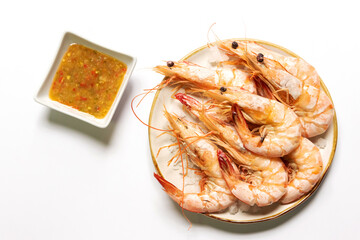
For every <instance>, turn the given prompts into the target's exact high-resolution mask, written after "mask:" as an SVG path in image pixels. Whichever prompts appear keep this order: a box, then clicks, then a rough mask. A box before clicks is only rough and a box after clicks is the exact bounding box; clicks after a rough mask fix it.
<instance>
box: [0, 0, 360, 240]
mask: <svg viewBox="0 0 360 240" xmlns="http://www.w3.org/2000/svg"><path fill="white" fill-rule="evenodd" d="M270 2H272V3H270ZM356 2H357V1H305V0H302V1H296V2H295V1H260V0H257V1H250V0H247V1H224V0H223V1H185V0H180V1H171V0H167V1H105V0H103V1H90V0H88V1H66V0H63V1H56V2H55V1H53V2H52V1H22V2H20V1H2V2H1V4H0V49H1V51H0V83H1V85H0V99H1V106H0V117H1V124H0V136H1V138H0V139H1V140H2V141H1V144H0V239H1V240H2V239H4V240H8V239H9V240H10V239H44V240H45V239H46V240H48V239H77V240H78V239H89V240H90V239H146V238H152V239H155V237H156V238H157V239H244V238H246V239H287V240H289V239H320V238H321V239H340V238H342V239H346V238H347V239H350V238H351V239H355V238H356V237H357V238H358V239H359V237H360V228H359V223H360V221H359V216H360V207H359V202H358V200H359V196H360V195H359V186H360V185H359V176H360V174H359V171H360V170H359V168H360V159H359V153H358V152H359V149H360V147H359V137H360V131H359V118H360V112H359V109H360V107H359V106H360V97H359V95H360V94H359V87H360V84H359V82H360V79H359V62H360V51H359V50H360V47H359V42H360V34H359V32H360V31H359V24H360V17H359V6H357V4H356ZM214 22H216V23H217V24H216V25H215V27H214V31H215V32H216V33H217V35H218V36H219V37H220V38H223V39H225V38H234V37H249V38H257V39H262V40H266V41H270V42H273V43H276V44H279V45H281V46H283V47H286V48H288V49H290V50H292V51H293V52H295V53H297V54H298V55H300V56H301V57H303V58H304V59H305V60H307V61H308V62H309V63H311V64H312V65H314V66H315V67H316V68H317V70H318V72H319V74H320V76H321V77H322V79H323V80H324V82H325V84H326V85H327V87H328V89H329V91H330V93H331V95H332V98H333V100H334V103H335V107H336V112H337V116H338V122H339V138H338V147H337V150H336V154H335V158H334V161H333V164H332V166H331V168H330V170H329V172H328V174H327V176H326V178H325V179H324V181H323V183H322V184H321V187H320V188H319V189H318V191H317V192H316V194H314V195H313V196H312V197H311V198H310V200H308V201H307V202H306V203H305V204H303V205H301V207H299V208H297V209H296V210H294V211H292V212H290V213H288V214H286V215H284V216H282V217H280V218H278V219H275V220H272V221H268V222H264V223H258V224H247V225H235V224H229V223H224V222H220V221H217V220H214V219H210V218H208V217H206V216H202V215H199V214H193V213H187V214H186V215H187V216H188V218H189V219H190V220H191V222H192V224H193V225H192V228H191V229H190V230H188V227H189V224H188V222H187V221H186V219H185V218H184V217H183V216H182V213H181V209H180V208H179V207H178V206H177V205H176V204H175V203H174V202H173V201H172V200H171V199H170V198H169V197H168V196H167V195H166V194H165V193H164V192H163V191H162V190H161V187H160V185H159V184H158V183H157V182H156V180H155V179H154V177H153V172H154V170H155V169H154V167H153V165H152V160H151V157H150V151H149V146H148V139H147V128H146V127H145V126H143V125H141V123H140V122H139V121H137V119H136V118H135V117H134V116H133V114H132V112H131V109H130V102H131V99H132V98H133V97H134V96H135V95H136V94H138V93H140V92H141V91H142V90H143V89H146V88H151V87H153V86H155V85H156V84H157V83H158V82H159V81H160V80H161V79H162V77H161V76H160V75H157V74H155V73H153V72H152V71H151V67H153V66H155V65H157V64H161V63H162V62H161V61H162V60H171V59H173V60H178V59H180V58H182V57H183V56H184V55H186V54H187V53H188V52H190V51H191V50H193V49H195V48H197V47H200V46H202V45H204V44H206V42H207V38H206V34H207V31H208V29H209V27H210V25H211V24H212V23H214ZM66 31H71V32H73V33H75V34H78V35H80V36H82V37H84V38H86V39H88V40H90V41H93V42H95V43H97V44H100V45H102V46H105V47H107V48H110V49H113V50H115V51H120V52H125V53H129V54H132V55H134V56H136V57H137V58H138V64H137V67H136V69H135V71H134V73H133V76H132V77H131V79H130V81H129V85H128V86H127V89H126V91H125V94H124V95H123V98H122V100H121V102H120V104H119V107H118V109H117V111H116V113H115V117H114V119H113V121H112V122H111V124H110V126H109V127H108V128H106V129H98V128H96V127H92V126H90V125H88V124H86V123H84V122H81V121H79V120H76V119H73V118H71V117H68V116H66V115H63V114H61V113H58V112H55V111H52V110H50V109H48V108H46V107H43V106H41V105H39V104H37V103H35V102H34V100H33V97H34V95H35V93H36V92H37V90H38V88H39V87H40V84H41V82H42V81H43V80H44V79H45V77H46V74H47V71H48V70H49V68H50V66H51V64H52V61H53V59H54V57H55V55H56V52H57V49H58V47H59V44H60V41H61V39H62V37H63V34H64V33H65V32H66ZM152 97H153V96H150V97H149V98H147V99H146V100H145V101H144V102H143V103H142V104H141V106H140V107H139V108H138V109H137V112H138V113H139V115H140V116H141V117H142V118H143V119H144V120H146V121H147V119H148V114H149V110H150V106H151V101H152Z"/></svg>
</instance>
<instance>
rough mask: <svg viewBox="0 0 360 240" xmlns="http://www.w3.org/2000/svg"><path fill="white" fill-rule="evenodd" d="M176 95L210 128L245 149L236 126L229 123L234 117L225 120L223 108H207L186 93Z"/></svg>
mask: <svg viewBox="0 0 360 240" xmlns="http://www.w3.org/2000/svg"><path fill="white" fill-rule="evenodd" d="M175 97H176V99H178V100H179V101H180V102H181V103H182V104H183V105H184V106H186V109H187V110H188V111H189V112H190V113H192V114H194V115H195V116H196V117H197V118H198V119H199V120H200V121H201V122H202V123H203V124H204V125H205V127H206V128H207V129H208V130H210V131H214V132H215V133H216V134H217V135H219V137H220V138H221V139H222V140H223V141H225V142H227V143H228V144H229V145H230V146H232V147H234V148H235V149H237V150H239V151H245V148H244V145H243V143H242V141H241V139H240V137H239V135H238V134H237V132H236V130H235V128H234V126H233V125H232V124H230V123H229V120H230V121H232V119H231V118H230V119H227V120H228V121H226V120H224V118H225V119H226V118H227V117H226V116H224V114H222V113H223V110H222V109H220V108H219V107H212V108H210V107H208V108H207V109H205V107H204V105H202V104H201V103H200V102H199V101H197V100H196V99H194V98H192V97H190V96H189V95H186V94H184V93H177V94H176V95H175ZM229 115H230V114H229ZM230 117H231V115H230Z"/></svg>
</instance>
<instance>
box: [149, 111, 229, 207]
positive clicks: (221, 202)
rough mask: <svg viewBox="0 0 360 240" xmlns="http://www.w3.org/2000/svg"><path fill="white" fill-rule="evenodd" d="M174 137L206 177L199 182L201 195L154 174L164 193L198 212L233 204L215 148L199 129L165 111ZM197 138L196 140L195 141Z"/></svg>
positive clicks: (183, 205)
mask: <svg viewBox="0 0 360 240" xmlns="http://www.w3.org/2000/svg"><path fill="white" fill-rule="evenodd" d="M165 117H166V118H167V119H168V120H169V123H170V125H171V127H172V128H173V130H174V132H175V134H177V135H178V136H179V138H180V139H181V140H182V143H183V144H184V145H185V147H186V150H187V152H188V154H189V156H191V160H192V161H193V163H194V164H195V165H196V166H198V167H199V168H200V170H201V171H202V172H203V173H204V174H205V175H206V178H205V181H202V185H201V192H200V193H184V192H183V191H181V190H179V189H178V188H176V187H175V186H174V185H173V184H171V183H170V182H168V181H166V180H165V179H164V178H162V177H160V176H159V175H156V174H155V177H156V179H157V180H158V181H159V183H160V184H161V185H162V186H163V188H164V190H165V192H166V193H167V194H168V195H169V196H170V197H171V198H172V199H173V200H174V201H176V202H177V203H178V204H179V205H180V206H181V207H182V208H184V209H186V210H189V211H192V212H201V213H211V212H219V211H222V210H224V209H226V208H228V207H229V206H230V205H231V204H233V203H234V202H235V197H234V196H233V195H232V194H231V192H230V191H229V189H228V187H227V185H226V183H225V181H224V179H223V178H222V174H221V170H220V166H219V162H218V160H217V149H218V148H217V147H216V146H215V145H214V144H213V143H212V142H211V141H210V140H209V139H206V138H202V136H203V135H204V134H203V133H202V131H201V129H200V128H198V127H196V126H195V125H194V124H191V123H189V122H187V121H186V120H184V119H181V118H179V117H177V116H176V115H173V114H170V113H168V112H167V111H166V110H165ZM194 139H196V140H194Z"/></svg>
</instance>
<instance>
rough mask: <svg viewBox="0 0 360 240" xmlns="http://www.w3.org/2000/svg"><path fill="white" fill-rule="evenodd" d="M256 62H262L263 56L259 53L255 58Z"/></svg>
mask: <svg viewBox="0 0 360 240" xmlns="http://www.w3.org/2000/svg"><path fill="white" fill-rule="evenodd" d="M256 60H257V61H258V62H263V61H264V54H262V53H259V54H258V55H257V56H256Z"/></svg>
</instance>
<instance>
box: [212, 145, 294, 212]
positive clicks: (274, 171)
mask: <svg viewBox="0 0 360 240" xmlns="http://www.w3.org/2000/svg"><path fill="white" fill-rule="evenodd" d="M218 159H219V163H220V166H221V170H222V174H223V177H224V179H225V181H226V183H227V184H228V187H229V188H230V190H231V192H232V194H234V195H235V196H236V197H237V198H238V199H239V200H240V201H242V202H244V203H246V204H248V205H250V206H254V205H257V206H259V207H264V206H268V205H271V204H272V203H274V202H277V201H278V200H279V199H280V198H281V197H282V196H283V195H284V194H285V193H286V188H285V187H286V183H287V181H288V175H287V172H286V171H285V166H284V163H283V162H282V161H281V159H280V158H272V159H270V158H268V159H265V158H262V157H257V156H252V161H251V166H249V169H250V171H251V172H252V173H251V174H249V171H246V172H245V173H241V172H240V171H239V169H238V168H236V166H234V164H233V163H232V162H231V161H230V159H229V158H228V157H227V156H226V155H225V154H224V153H223V152H222V151H218Z"/></svg>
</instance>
